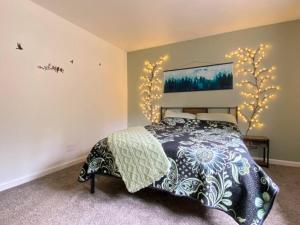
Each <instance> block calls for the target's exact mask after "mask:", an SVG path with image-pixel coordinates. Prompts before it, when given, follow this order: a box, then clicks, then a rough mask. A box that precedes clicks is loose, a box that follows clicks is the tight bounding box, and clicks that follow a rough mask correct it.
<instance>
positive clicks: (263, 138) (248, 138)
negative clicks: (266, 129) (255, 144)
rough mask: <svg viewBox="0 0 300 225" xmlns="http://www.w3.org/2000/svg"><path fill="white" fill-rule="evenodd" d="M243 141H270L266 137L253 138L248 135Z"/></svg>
mask: <svg viewBox="0 0 300 225" xmlns="http://www.w3.org/2000/svg"><path fill="white" fill-rule="evenodd" d="M243 140H244V141H262V142H263V141H269V138H268V137H266V136H251V135H247V136H243Z"/></svg>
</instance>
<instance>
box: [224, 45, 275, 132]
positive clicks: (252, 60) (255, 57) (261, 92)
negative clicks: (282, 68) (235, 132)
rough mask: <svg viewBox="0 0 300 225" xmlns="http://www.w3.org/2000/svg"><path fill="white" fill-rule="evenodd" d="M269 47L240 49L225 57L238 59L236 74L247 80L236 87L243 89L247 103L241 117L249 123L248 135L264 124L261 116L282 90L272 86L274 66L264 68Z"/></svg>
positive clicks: (242, 106) (243, 106) (245, 102)
mask: <svg viewBox="0 0 300 225" xmlns="http://www.w3.org/2000/svg"><path fill="white" fill-rule="evenodd" d="M267 48H268V45H265V44H261V45H260V46H259V47H258V48H257V49H251V48H239V49H237V50H235V51H232V52H231V53H229V54H227V55H225V57H226V58H234V57H235V58H237V62H236V64H235V68H236V74H237V75H243V76H245V77H246V78H245V79H243V80H241V81H240V82H238V83H237V84H236V85H237V86H238V87H241V88H242V89H243V91H241V95H242V96H243V97H245V101H244V102H243V103H241V105H240V106H239V110H238V113H239V116H240V118H241V119H242V120H243V121H244V122H246V123H247V125H248V126H247V130H246V135H247V134H248V132H249V130H252V129H254V128H260V127H262V126H263V125H264V124H263V123H262V122H261V121H260V114H261V113H262V112H263V110H265V109H267V108H268V104H269V101H270V100H271V99H273V98H274V97H275V93H276V92H278V91H279V90H280V87H279V86H276V85H272V84H271V81H272V80H274V79H275V76H274V75H273V72H274V71H275V70H276V68H275V67H274V66H272V67H270V68H265V67H262V65H261V63H262V61H263V59H264V58H265V50H266V49H267Z"/></svg>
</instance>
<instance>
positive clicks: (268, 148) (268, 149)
mask: <svg viewBox="0 0 300 225" xmlns="http://www.w3.org/2000/svg"><path fill="white" fill-rule="evenodd" d="M269 145H270V144H269V141H268V143H267V168H269V157H270V156H269V153H270V146H269Z"/></svg>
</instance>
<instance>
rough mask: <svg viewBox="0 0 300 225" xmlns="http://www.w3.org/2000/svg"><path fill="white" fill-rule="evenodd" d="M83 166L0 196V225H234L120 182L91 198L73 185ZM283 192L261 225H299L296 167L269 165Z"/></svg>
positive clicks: (106, 184)
mask: <svg viewBox="0 0 300 225" xmlns="http://www.w3.org/2000/svg"><path fill="white" fill-rule="evenodd" d="M80 166H81V165H76V166H73V167H70V168H67V169H65V170H62V171H60V172H57V173H54V174H51V175H48V176H46V177H43V178H41V179H38V180H35V181H32V182H30V183H27V184H24V185H22V186H19V187H16V188H13V189H10V190H7V191H3V192H0V224H1V225H12V224H13V225H17V224H20V225H21V224H22V225H23V224H24V225H27V224H28V225H33V224H36V225H44V224H51V225H52V224H53V225H59V224H70V225H77V224H83V225H88V224H101V225H106V224H111V225H118V224H125V225H139V224H142V225H148V224H151V225H152V224H155V225H156V224H157V225H158V224H159V225H169V224H170V225H171V224H178V225H181V224H186V225H193V224H201V225H213V224H214V225H219V224H220V225H230V224H232V225H234V224H236V223H235V222H234V221H233V219H231V218H230V217H229V216H227V215H226V214H225V213H223V212H220V211H218V210H213V209H205V208H203V207H201V206H200V203H199V202H197V201H192V200H190V199H185V198H177V197H174V196H171V195H168V194H166V193H163V192H159V191H155V190H152V189H146V190H142V191H140V192H138V193H136V194H129V193H128V192H127V191H126V189H125V186H124V184H123V183H122V181H121V180H118V179H115V178H109V177H101V179H99V180H98V181H97V188H96V192H95V194H93V195H92V194H90V193H89V183H85V184H80V183H78V182H77V181H76V179H77V175H78V172H79V170H80ZM266 171H267V173H268V174H269V175H270V176H271V177H272V178H273V179H274V180H275V182H276V183H277V184H278V185H279V187H280V189H281V191H280V193H279V195H278V197H277V199H276V202H275V204H274V206H273V210H272V211H271V213H270V215H269V217H268V218H267V220H266V222H265V225H284V224H291V225H297V224H300V168H292V167H283V166H271V168H270V169H266Z"/></svg>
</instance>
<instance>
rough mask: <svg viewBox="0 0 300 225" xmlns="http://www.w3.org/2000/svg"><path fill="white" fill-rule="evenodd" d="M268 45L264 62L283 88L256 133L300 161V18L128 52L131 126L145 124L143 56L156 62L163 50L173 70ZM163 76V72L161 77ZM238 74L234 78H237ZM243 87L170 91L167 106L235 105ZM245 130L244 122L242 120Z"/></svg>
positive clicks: (274, 152)
mask: <svg viewBox="0 0 300 225" xmlns="http://www.w3.org/2000/svg"><path fill="white" fill-rule="evenodd" d="M260 43H268V44H270V45H271V46H272V47H271V48H270V49H269V51H268V52H267V57H266V60H265V65H266V66H271V65H275V66H276V67H277V71H276V75H277V79H276V83H277V84H279V85H280V86H281V88H282V90H281V91H280V93H279V94H278V96H277V97H276V99H275V100H274V101H271V102H270V108H269V109H268V110H267V111H265V112H264V113H263V114H262V121H263V122H264V123H265V127H263V128H262V129H260V130H255V131H253V132H252V134H253V135H266V136H268V137H269V138H270V140H271V152H270V157H271V158H273V159H279V160H290V161H300V115H299V114H300V20H296V21H292V22H286V23H280V24H274V25H269V26H263V27H258V28H252V29H247V30H241V31H235V32H231V33H225V34H220V35H215V36H210V37H204V38H199V39H195V40H190V41H185V42H179V43H175V44H170V45H164V46H160V47H155V48H150V49H144V50H139V51H134V52H129V53H128V54H127V60H128V61H127V70H128V71H127V72H128V126H136V125H143V124H147V121H146V120H145V119H144V116H143V115H142V113H141V110H140V108H139V101H140V96H139V89H138V87H139V85H140V79H139V76H140V74H141V73H142V69H143V65H144V61H145V60H150V61H155V60H156V59H158V58H159V57H160V56H162V55H164V54H169V56H170V59H169V61H168V62H167V63H166V65H165V67H164V69H166V70H167V69H175V68H182V67H191V66H197V65H206V64H212V63H222V62H227V61H226V59H225V57H224V56H225V54H226V53H228V52H230V51H231V50H234V49H236V48H238V47H252V48H254V47H256V46H258V45H259V44H260ZM161 76H162V78H163V74H162V75H161ZM237 79H240V78H237V77H236V76H235V77H234V82H236V81H237ZM239 90H240V89H238V88H237V87H234V89H233V90H225V91H206V92H186V93H168V94H164V95H163V97H162V99H161V105H163V106H235V105H238V104H239V102H240V101H241V98H240V96H239ZM240 125H241V129H243V124H242V123H240Z"/></svg>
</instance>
